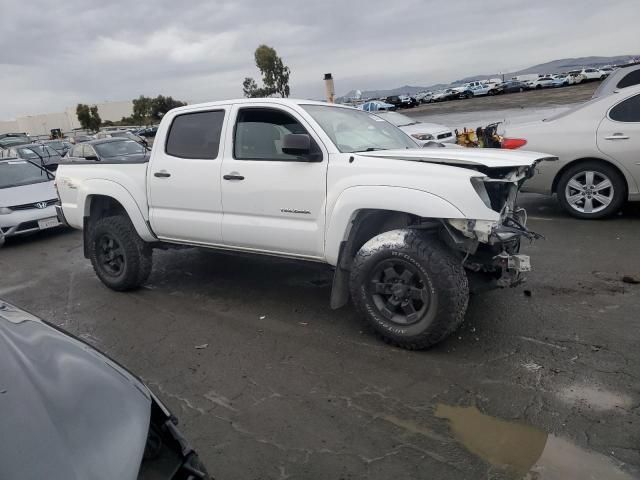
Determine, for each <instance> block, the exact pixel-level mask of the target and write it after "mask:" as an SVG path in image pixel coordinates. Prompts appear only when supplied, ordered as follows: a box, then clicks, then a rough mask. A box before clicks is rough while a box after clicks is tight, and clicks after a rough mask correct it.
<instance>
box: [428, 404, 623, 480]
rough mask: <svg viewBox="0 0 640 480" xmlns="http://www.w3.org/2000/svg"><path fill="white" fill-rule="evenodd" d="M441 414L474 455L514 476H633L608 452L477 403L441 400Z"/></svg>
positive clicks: (584, 479)
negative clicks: (510, 419)
mask: <svg viewBox="0 0 640 480" xmlns="http://www.w3.org/2000/svg"><path fill="white" fill-rule="evenodd" d="M435 415H436V417H438V418H443V419H446V420H448V421H449V426H450V429H451V432H452V433H453V436H454V437H455V439H456V440H457V441H458V442H460V443H461V444H462V445H463V446H464V447H465V448H466V449H467V450H469V451H470V452H471V453H473V454H474V455H477V456H478V457H480V458H482V459H484V460H485V461H487V462H489V463H490V464H491V465H493V466H495V467H498V468H500V469H502V470H504V471H505V472H507V473H508V474H510V476H512V477H513V478H514V479H529V480H567V479H573V478H575V479H580V480H632V478H633V477H631V476H630V475H628V474H627V473H625V472H623V471H622V470H620V469H619V468H618V467H617V466H616V465H615V464H614V462H613V461H612V460H611V459H610V458H608V457H606V456H605V455H602V454H599V453H595V452H590V451H587V450H584V449H582V448H580V447H578V446H576V445H574V444H572V443H571V442H569V441H567V440H564V439H562V438H559V437H556V436H554V435H548V434H547V433H546V432H544V431H542V430H540V429H538V428H535V427H532V426H530V425H525V424H522V423H516V422H508V421H506V420H501V419H498V418H494V417H491V416H489V415H485V414H483V413H481V412H480V411H479V410H478V409H477V408H476V407H452V406H449V405H442V404H439V405H438V406H437V407H436V412H435Z"/></svg>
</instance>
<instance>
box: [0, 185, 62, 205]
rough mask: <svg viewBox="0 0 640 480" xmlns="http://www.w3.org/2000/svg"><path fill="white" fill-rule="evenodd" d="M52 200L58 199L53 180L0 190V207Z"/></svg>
mask: <svg viewBox="0 0 640 480" xmlns="http://www.w3.org/2000/svg"><path fill="white" fill-rule="evenodd" d="M54 198H58V194H57V193H56V188H55V187H54V181H53V180H51V181H49V182H40V183H33V184H31V185H21V186H19V187H9V188H0V207H12V206H14V205H26V204H27V203H35V202H43V201H45V200H53V199H54Z"/></svg>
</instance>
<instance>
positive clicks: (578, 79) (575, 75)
mask: <svg viewBox="0 0 640 480" xmlns="http://www.w3.org/2000/svg"><path fill="white" fill-rule="evenodd" d="M581 72H582V70H572V71H570V72H569V73H568V75H569V77H571V78H572V79H573V83H574V84H575V85H577V84H579V83H582V82H584V80H585V76H584V75H583V74H582V73H581Z"/></svg>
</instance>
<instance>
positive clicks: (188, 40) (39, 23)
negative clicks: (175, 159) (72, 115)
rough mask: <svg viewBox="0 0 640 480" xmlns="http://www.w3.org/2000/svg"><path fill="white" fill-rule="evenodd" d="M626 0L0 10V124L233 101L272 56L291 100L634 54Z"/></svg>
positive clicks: (50, 5)
mask: <svg viewBox="0 0 640 480" xmlns="http://www.w3.org/2000/svg"><path fill="white" fill-rule="evenodd" d="M639 14H640V4H639V3H638V1H637V0H610V1H608V2H602V1H601V0H581V1H580V2H576V1H561V0H536V1H518V0H492V1H491V2H481V1H466V0H458V1H457V2H442V1H438V2H435V1H424V0H401V1H395V2H391V1H389V0H342V1H338V0H323V1H322V2H317V1H309V0H306V1H305V0H297V1H294V0H272V1H270V2H267V1H264V0H233V1H232V0H191V1H184V2H176V1H175V0H171V1H170V0H156V1H138V2H131V1H123V0H113V1H108V2H104V1H101V2H94V1H87V0H65V1H64V2H57V1H56V2H54V1H45V0H35V1H34V0H31V1H29V2H25V1H20V2H19V1H17V0H3V7H2V16H0V44H1V45H2V46H3V48H2V49H0V68H1V69H2V75H0V119H7V118H12V117H15V116H17V115H23V114H33V113H43V112H49V111H56V110H61V109H62V108H64V107H65V106H68V105H73V104H75V103H77V102H87V103H90V102H100V101H104V100H123V99H130V98H134V97H136V96H138V95H140V94H145V95H157V94H159V93H162V94H167V95H172V96H174V97H178V98H182V99H186V100H191V101H200V100H202V101H204V100H215V99H223V98H232V97H237V96H240V95H241V82H242V79H243V78H244V77H245V76H254V77H256V76H258V72H256V71H255V66H254V64H253V51H254V49H255V48H256V47H257V46H258V45H259V44H260V43H267V44H269V45H271V46H273V47H275V48H276V50H277V51H278V52H279V53H280V55H281V56H282V57H283V58H284V60H285V63H287V64H288V65H289V66H290V67H291V70H292V76H291V87H292V93H293V94H294V95H296V96H301V97H321V96H322V92H323V85H322V82H321V79H322V75H323V73H325V72H329V71H330V72H332V73H333V74H334V76H335V77H336V88H337V90H338V93H344V92H346V91H348V90H350V89H352V88H361V89H366V88H384V87H394V86H399V85H402V84H423V85H427V84H432V83H436V82H443V81H452V80H455V79H457V78H461V77H464V76H467V75H470V74H474V73H485V72H486V73H492V72H496V71H500V70H513V69H518V68H521V67H526V66H529V65H531V64H534V63H539V62H544V61H548V60H553V59H557V58H563V57H574V56H583V55H618V54H635V53H637V52H639V51H640V36H638V35H637V25H636V23H637V18H638V16H639Z"/></svg>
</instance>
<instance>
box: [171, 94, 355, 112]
mask: <svg viewBox="0 0 640 480" xmlns="http://www.w3.org/2000/svg"><path fill="white" fill-rule="evenodd" d="M254 103H273V104H274V105H324V106H331V107H339V108H353V107H350V106H348V105H340V104H337V103H328V102H319V101H317V100H304V99H296V98H238V99H234V100H220V101H217V102H204V103H194V104H191V105H186V106H184V107H178V108H174V109H173V110H171V112H176V113H179V112H189V111H191V110H195V109H200V108H210V107H222V106H227V105H243V104H254Z"/></svg>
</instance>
